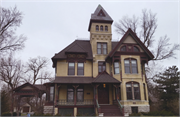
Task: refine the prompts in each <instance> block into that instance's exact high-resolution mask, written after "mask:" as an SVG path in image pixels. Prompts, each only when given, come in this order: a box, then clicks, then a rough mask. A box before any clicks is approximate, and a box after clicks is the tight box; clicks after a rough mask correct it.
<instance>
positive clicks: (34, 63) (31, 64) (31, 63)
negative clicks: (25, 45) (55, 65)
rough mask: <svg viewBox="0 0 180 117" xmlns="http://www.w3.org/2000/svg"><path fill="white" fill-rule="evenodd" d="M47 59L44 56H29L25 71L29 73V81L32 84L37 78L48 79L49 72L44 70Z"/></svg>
mask: <svg viewBox="0 0 180 117" xmlns="http://www.w3.org/2000/svg"><path fill="white" fill-rule="evenodd" d="M48 63H49V60H48V59H47V58H45V57H40V56H38V57H37V58H30V59H29V60H28V62H27V66H26V69H27V70H26V73H29V74H28V75H29V81H30V82H32V84H33V85H34V84H35V83H36V81H37V80H40V79H43V80H47V79H50V75H51V73H50V72H48V71H46V70H44V69H45V68H47V65H48Z"/></svg>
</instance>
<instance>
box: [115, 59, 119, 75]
mask: <svg viewBox="0 0 180 117" xmlns="http://www.w3.org/2000/svg"><path fill="white" fill-rule="evenodd" d="M115 63H117V64H118V67H116V66H115ZM116 69H118V71H119V70H120V69H119V61H114V74H120V71H119V73H116Z"/></svg>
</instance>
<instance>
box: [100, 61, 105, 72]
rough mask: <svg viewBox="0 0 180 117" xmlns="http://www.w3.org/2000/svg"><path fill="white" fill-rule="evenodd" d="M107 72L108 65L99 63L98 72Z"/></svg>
mask: <svg viewBox="0 0 180 117" xmlns="http://www.w3.org/2000/svg"><path fill="white" fill-rule="evenodd" d="M105 70H106V63H105V62H98V72H99V73H101V72H103V71H105Z"/></svg>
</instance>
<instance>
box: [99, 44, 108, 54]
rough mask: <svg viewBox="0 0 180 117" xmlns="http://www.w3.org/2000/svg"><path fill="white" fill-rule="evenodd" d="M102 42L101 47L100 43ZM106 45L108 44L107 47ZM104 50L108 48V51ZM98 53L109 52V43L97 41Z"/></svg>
mask: <svg viewBox="0 0 180 117" xmlns="http://www.w3.org/2000/svg"><path fill="white" fill-rule="evenodd" d="M99 44H100V48H99V47H98V45H99ZM104 45H106V48H104ZM98 50H100V53H98ZM104 50H106V53H104ZM97 54H104V55H106V54H107V43H106V42H97Z"/></svg>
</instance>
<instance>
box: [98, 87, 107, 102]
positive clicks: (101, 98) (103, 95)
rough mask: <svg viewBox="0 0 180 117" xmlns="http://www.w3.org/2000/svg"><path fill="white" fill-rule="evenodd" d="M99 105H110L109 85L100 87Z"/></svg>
mask: <svg viewBox="0 0 180 117" xmlns="http://www.w3.org/2000/svg"><path fill="white" fill-rule="evenodd" d="M98 103H99V104H109V87H108V85H107V84H101V85H99V86H98Z"/></svg>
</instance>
